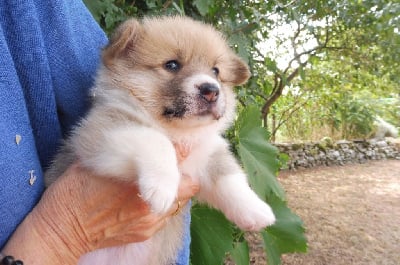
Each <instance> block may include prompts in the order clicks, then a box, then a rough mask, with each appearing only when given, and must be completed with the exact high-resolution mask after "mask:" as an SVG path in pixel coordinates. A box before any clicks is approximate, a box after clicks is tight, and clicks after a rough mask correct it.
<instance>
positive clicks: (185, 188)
mask: <svg viewBox="0 0 400 265" xmlns="http://www.w3.org/2000/svg"><path fill="white" fill-rule="evenodd" d="M199 190H200V186H199V184H198V183H196V182H195V181H194V180H193V179H192V178H191V177H189V176H187V175H182V178H181V182H180V184H179V188H178V196H177V198H178V200H180V201H188V200H189V199H190V198H192V197H193V196H194V195H196V193H197V192H199Z"/></svg>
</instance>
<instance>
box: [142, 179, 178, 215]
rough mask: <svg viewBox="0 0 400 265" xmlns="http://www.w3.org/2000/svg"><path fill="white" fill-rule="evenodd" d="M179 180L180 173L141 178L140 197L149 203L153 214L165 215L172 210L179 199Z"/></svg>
mask: <svg viewBox="0 0 400 265" xmlns="http://www.w3.org/2000/svg"><path fill="white" fill-rule="evenodd" d="M179 180H180V174H179V173H178V172H174V173H173V174H166V173H159V174H158V175H153V174H152V175H147V174H144V175H142V176H140V177H139V189H140V195H141V197H142V199H143V200H144V201H146V202H147V203H149V205H150V208H151V211H152V212H154V213H165V212H167V211H168V210H169V209H170V208H171V206H172V204H173V203H174V202H175V200H176V197H177V192H178V186H179Z"/></svg>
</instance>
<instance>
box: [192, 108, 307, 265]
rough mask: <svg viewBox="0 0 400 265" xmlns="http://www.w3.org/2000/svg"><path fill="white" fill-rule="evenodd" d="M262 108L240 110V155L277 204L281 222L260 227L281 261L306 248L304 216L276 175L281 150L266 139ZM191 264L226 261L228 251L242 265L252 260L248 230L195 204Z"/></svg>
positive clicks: (263, 194) (264, 194) (260, 189)
mask: <svg viewBox="0 0 400 265" xmlns="http://www.w3.org/2000/svg"><path fill="white" fill-rule="evenodd" d="M258 117H259V110H258V108H256V107H254V106H253V107H248V108H246V109H244V110H242V112H241V113H240V115H239V117H238V120H237V122H236V125H235V129H234V134H235V136H236V137H237V143H238V146H237V147H236V148H237V150H238V154H239V158H240V160H241V161H242V163H243V167H244V168H245V170H246V172H247V174H248V177H249V182H250V186H251V187H252V188H253V189H254V190H255V191H256V192H257V194H258V195H259V196H260V198H263V199H265V201H267V202H268V203H269V205H270V206H271V207H272V209H273V211H274V213H275V215H276V217H277V221H276V223H275V224H274V225H273V226H271V227H268V228H267V229H265V230H263V231H261V232H260V233H261V236H262V237H263V239H264V245H265V249H266V257H267V260H268V264H271V265H274V264H280V263H281V260H280V257H281V254H283V253H289V252H305V251H306V249H307V244H306V239H305V237H304V227H303V223H302V221H301V220H300V218H299V217H298V216H297V215H295V214H294V213H292V212H291V211H290V209H289V208H288V207H287V204H286V201H285V193H284V191H283V189H282V187H281V186H280V184H279V182H278V181H277V179H276V177H275V175H276V172H277V171H278V169H279V161H278V152H277V149H276V148H275V147H273V146H272V145H271V144H269V143H268V142H267V140H268V135H269V134H268V132H267V131H266V130H265V128H262V127H261V120H260V119H259V118H258ZM191 230H192V233H191V234H192V245H191V263H192V264H193V265H203V264H204V265H208V264H221V263H222V260H223V258H224V256H225V255H224V254H225V253H230V254H231V257H232V258H233V259H234V260H235V261H236V263H237V264H238V265H240V264H250V260H249V247H248V242H246V240H245V238H244V236H243V232H241V231H240V230H238V228H236V227H235V226H234V225H232V224H230V223H229V221H227V220H226V219H225V218H224V217H223V215H222V214H221V213H219V212H217V211H215V210H213V209H209V208H207V207H206V206H200V205H195V206H193V209H192V226H191Z"/></svg>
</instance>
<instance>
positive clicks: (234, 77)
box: [226, 55, 251, 86]
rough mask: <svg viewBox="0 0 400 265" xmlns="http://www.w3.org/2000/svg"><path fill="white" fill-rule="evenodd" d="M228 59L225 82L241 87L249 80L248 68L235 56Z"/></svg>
mask: <svg viewBox="0 0 400 265" xmlns="http://www.w3.org/2000/svg"><path fill="white" fill-rule="evenodd" d="M229 59H230V60H229V72H228V73H227V77H226V81H227V82H229V83H231V84H232V85H234V86H238V85H243V84H244V83H246V82H247V80H248V79H249V78H250V75H251V73H250V70H249V67H248V66H247V64H246V63H245V62H244V61H243V60H242V59H241V58H239V57H238V56H236V55H232V56H231V58H229Z"/></svg>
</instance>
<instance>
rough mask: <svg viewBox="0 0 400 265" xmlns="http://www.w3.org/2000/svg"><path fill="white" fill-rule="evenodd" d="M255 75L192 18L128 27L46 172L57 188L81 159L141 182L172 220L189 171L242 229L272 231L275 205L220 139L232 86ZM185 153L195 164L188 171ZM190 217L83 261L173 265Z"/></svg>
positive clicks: (204, 195)
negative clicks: (213, 92)
mask: <svg viewBox="0 0 400 265" xmlns="http://www.w3.org/2000/svg"><path fill="white" fill-rule="evenodd" d="M171 60H175V61H176V62H178V63H179V65H180V68H179V69H178V70H177V71H171V70H170V69H169V68H168V67H167V66H166V65H167V63H168V62H169V61H171ZM215 68H218V70H219V73H218V74H215V71H216V70H215ZM213 69H214V70H213ZM249 75H250V73H249V70H248V67H247V65H246V64H245V63H244V62H243V61H242V60H241V59H240V58H239V57H238V56H236V55H235V54H234V53H233V52H232V51H231V50H230V49H229V47H228V45H227V44H226V42H225V40H224V38H223V36H222V35H221V34H220V33H219V32H217V31H215V30H214V29H213V28H212V27H211V26H209V25H206V24H203V23H201V22H196V21H194V20H192V19H189V18H184V17H162V18H151V19H149V18H146V19H144V20H143V21H137V20H128V21H126V22H125V23H123V24H122V25H121V26H120V27H119V28H118V29H117V30H116V32H115V34H114V35H113V37H112V38H111V40H110V44H109V45H108V46H107V47H106V48H105V50H104V51H103V65H102V66H101V67H100V69H99V73H98V77H97V79H96V85H95V87H94V95H95V97H94V105H93V107H92V109H91V110H90V112H89V114H88V115H87V116H86V117H85V118H84V119H83V120H82V121H81V123H80V124H79V126H77V128H76V129H75V130H74V132H73V134H72V136H71V137H70V138H69V139H68V140H67V141H66V144H65V146H64V149H63V151H62V152H60V154H59V155H58V156H57V158H56V160H55V163H54V165H53V166H52V168H51V169H50V170H49V171H48V172H47V173H46V179H47V183H48V184H49V183H51V182H52V181H54V179H55V178H56V177H57V176H58V175H59V174H60V173H61V172H62V171H64V170H65V168H66V167H68V165H69V164H70V163H71V162H72V161H73V160H76V159H79V160H80V162H81V164H82V165H83V166H85V167H87V168H88V169H90V170H92V171H94V172H95V173H96V174H97V175H99V176H107V177H108V178H114V179H116V180H119V181H126V182H129V183H135V184H137V185H138V186H139V189H140V191H141V195H142V197H143V199H144V200H146V201H147V202H148V203H149V204H150V206H151V208H152V210H153V211H155V212H160V213H162V212H166V211H167V210H168V209H169V208H170V207H171V205H172V204H173V202H174V200H175V197H176V193H177V189H178V185H179V181H180V176H181V174H186V175H189V176H191V177H192V178H195V179H196V180H197V182H198V183H200V193H199V195H198V198H199V199H200V200H202V201H205V202H207V203H209V204H210V205H211V206H214V207H216V208H218V209H220V210H222V211H223V212H224V214H225V215H226V216H227V217H228V218H229V219H230V220H231V221H233V222H235V223H236V224H237V225H238V226H239V227H240V228H242V229H246V230H259V229H261V228H263V227H265V226H267V225H270V224H272V223H273V222H274V221H275V217H274V215H273V213H272V211H271V209H270V207H269V206H268V205H267V204H265V203H264V202H263V201H262V200H260V199H259V198H258V197H257V195H256V194H255V193H254V192H253V191H252V190H251V189H250V188H249V186H248V184H247V180H246V176H245V175H244V173H243V172H242V170H241V168H240V167H239V165H238V164H237V162H236V161H235V159H234V157H233V156H232V155H231V154H230V152H229V147H228V144H227V142H226V141H225V140H224V139H223V138H222V137H221V136H220V134H221V133H222V132H223V131H224V130H225V129H226V128H227V127H228V126H229V125H230V124H231V123H232V121H233V119H234V115H235V97H234V94H233V91H232V86H234V85H240V84H243V83H244V82H246V81H247V79H248V78H249ZM204 84H207V85H212V86H213V87H214V88H217V89H218V93H219V94H217V96H216V100H213V101H210V100H206V97H205V96H204V94H202V93H204V92H200V91H202V86H203V85H204ZM207 93H208V92H207ZM210 98H211V97H210ZM175 151H176V152H175ZM176 154H178V156H179V157H180V158H182V157H184V158H185V159H184V160H183V161H182V162H180V163H179V164H178V159H177V157H176ZM182 218H183V217H182V215H177V216H175V217H172V218H171V220H170V221H169V222H168V224H167V226H166V227H165V228H164V229H163V230H161V231H160V232H159V233H158V234H157V235H155V236H154V237H152V238H151V239H149V240H147V241H145V242H143V243H135V244H129V245H126V246H122V247H116V248H108V249H102V250H98V251H94V252H91V253H88V254H86V255H85V256H83V257H82V258H81V260H80V263H79V264H85V265H86V264H87V265H92V264H96V265H101V264H104V265H106V264H119V265H128V264H140V265H146V264H148V265H167V264H170V263H172V262H174V258H175V257H176V254H177V251H178V249H179V247H180V246H181V240H182V233H183V231H182V222H183V221H182Z"/></svg>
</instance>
